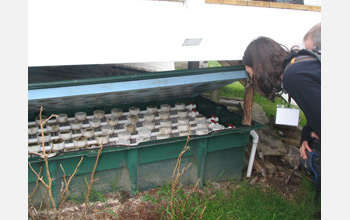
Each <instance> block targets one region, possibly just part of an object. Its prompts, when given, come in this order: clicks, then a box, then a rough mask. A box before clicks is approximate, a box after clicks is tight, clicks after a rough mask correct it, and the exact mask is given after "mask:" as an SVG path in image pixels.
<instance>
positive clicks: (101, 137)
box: [96, 134, 109, 145]
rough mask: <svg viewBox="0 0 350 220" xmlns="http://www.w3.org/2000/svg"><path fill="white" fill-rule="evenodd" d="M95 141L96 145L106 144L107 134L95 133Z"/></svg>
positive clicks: (107, 141) (107, 140)
mask: <svg viewBox="0 0 350 220" xmlns="http://www.w3.org/2000/svg"><path fill="white" fill-rule="evenodd" d="M96 143H97V144H98V145H101V144H108V143H109V136H108V135H104V134H101V135H97V136H96Z"/></svg>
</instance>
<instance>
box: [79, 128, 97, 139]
mask: <svg viewBox="0 0 350 220" xmlns="http://www.w3.org/2000/svg"><path fill="white" fill-rule="evenodd" d="M81 133H82V135H83V136H85V137H87V138H91V137H93V136H94V135H95V133H94V129H93V128H90V127H89V128H83V129H81Z"/></svg>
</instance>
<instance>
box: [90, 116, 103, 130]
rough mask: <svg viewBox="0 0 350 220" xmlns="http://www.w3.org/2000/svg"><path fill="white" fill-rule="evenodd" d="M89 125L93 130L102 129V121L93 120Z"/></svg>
mask: <svg viewBox="0 0 350 220" xmlns="http://www.w3.org/2000/svg"><path fill="white" fill-rule="evenodd" d="M89 125H90V126H91V127H92V128H98V127H101V119H98V118H92V119H90V120H89Z"/></svg>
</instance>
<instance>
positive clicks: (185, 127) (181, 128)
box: [177, 124, 189, 132]
mask: <svg viewBox="0 0 350 220" xmlns="http://www.w3.org/2000/svg"><path fill="white" fill-rule="evenodd" d="M188 129H189V125H188V124H179V125H177V130H178V131H179V132H188Z"/></svg>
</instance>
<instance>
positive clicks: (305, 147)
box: [299, 132, 320, 160]
mask: <svg viewBox="0 0 350 220" xmlns="http://www.w3.org/2000/svg"><path fill="white" fill-rule="evenodd" d="M311 137H313V138H316V139H317V140H320V138H319V137H318V135H317V134H316V133H315V132H311ZM299 151H300V157H302V158H303V159H304V160H306V159H307V155H306V151H309V152H312V150H311V148H310V146H309V142H308V141H303V143H301V147H300V150H299Z"/></svg>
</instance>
